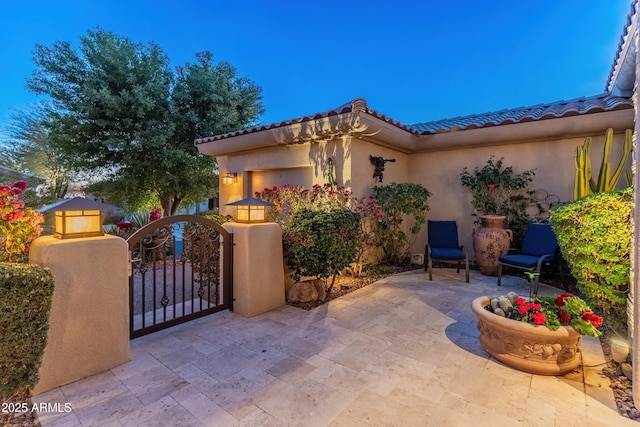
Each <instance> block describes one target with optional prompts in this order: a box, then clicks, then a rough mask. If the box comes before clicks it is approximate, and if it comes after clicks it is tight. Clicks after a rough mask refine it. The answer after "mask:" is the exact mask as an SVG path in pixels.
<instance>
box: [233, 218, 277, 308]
mask: <svg viewBox="0 0 640 427" xmlns="http://www.w3.org/2000/svg"><path fill="white" fill-rule="evenodd" d="M222 226H223V227H224V228H225V229H226V230H227V231H228V232H230V233H233V243H234V247H233V299H234V302H233V311H234V313H237V314H240V315H242V316H245V317H251V316H256V315H258V314H261V313H265V312H267V311H270V310H273V309H274V308H277V307H280V306H281V305H283V304H284V270H283V268H282V229H281V227H280V225H278V224H274V223H262V224H239V223H227V224H223V225H222Z"/></svg>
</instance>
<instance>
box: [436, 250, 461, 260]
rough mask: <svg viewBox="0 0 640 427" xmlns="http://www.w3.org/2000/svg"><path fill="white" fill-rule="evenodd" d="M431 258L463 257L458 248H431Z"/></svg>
mask: <svg viewBox="0 0 640 427" xmlns="http://www.w3.org/2000/svg"><path fill="white" fill-rule="evenodd" d="M431 258H433V259H451V260H457V259H464V252H463V251H462V249H460V248H431Z"/></svg>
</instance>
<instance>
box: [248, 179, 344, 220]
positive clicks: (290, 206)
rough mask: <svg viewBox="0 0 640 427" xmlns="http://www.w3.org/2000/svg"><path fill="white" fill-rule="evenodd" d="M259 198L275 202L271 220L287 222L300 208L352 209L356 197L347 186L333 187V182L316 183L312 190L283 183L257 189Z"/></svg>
mask: <svg viewBox="0 0 640 427" xmlns="http://www.w3.org/2000/svg"><path fill="white" fill-rule="evenodd" d="M255 196H256V197H257V198H259V199H262V200H266V201H268V202H271V203H273V208H272V209H271V221H274V222H279V223H280V224H287V223H288V222H289V218H291V215H292V214H293V213H294V212H296V211H299V210H302V209H308V210H312V211H318V210H322V211H331V210H336V209H337V210H344V209H351V207H352V205H353V204H354V199H353V196H352V194H351V192H350V191H349V190H347V189H346V188H345V187H335V188H334V189H331V184H329V183H327V184H324V185H319V184H315V185H314V186H313V187H312V188H311V190H308V189H306V188H304V187H302V186H300V185H283V186H282V187H273V188H265V189H264V190H262V191H257V192H256V193H255Z"/></svg>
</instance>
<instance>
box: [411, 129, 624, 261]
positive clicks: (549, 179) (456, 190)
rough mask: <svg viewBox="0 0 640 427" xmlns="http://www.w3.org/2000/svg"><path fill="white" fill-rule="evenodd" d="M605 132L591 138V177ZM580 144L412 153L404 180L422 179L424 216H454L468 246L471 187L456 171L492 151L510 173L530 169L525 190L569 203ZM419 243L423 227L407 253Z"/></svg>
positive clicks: (618, 142) (617, 146) (617, 145)
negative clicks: (426, 205)
mask: <svg viewBox="0 0 640 427" xmlns="http://www.w3.org/2000/svg"><path fill="white" fill-rule="evenodd" d="M605 131H606V129H602V132H601V134H598V135H593V136H592V143H591V160H592V173H593V175H594V179H596V180H597V173H598V172H599V169H600V162H601V160H602V149H603V147H604V139H605V138H604V134H605ZM623 138H624V134H621V133H618V134H616V135H614V148H613V149H612V153H611V159H612V161H611V163H612V168H615V166H616V165H617V162H618V159H619V158H620V152H621V146H622V140H623ZM583 143H584V137H575V138H558V139H551V140H546V141H521V142H518V143H514V144H511V145H485V146H482V147H471V148H464V149H458V150H441V151H433V152H428V153H421V154H414V155H412V156H411V157H410V161H409V170H410V176H409V180H410V181H412V182H420V183H422V184H423V185H424V186H425V187H426V188H427V189H428V190H429V191H431V193H432V196H431V198H430V201H429V206H430V211H429V214H428V215H427V217H428V219H433V220H445V219H452V220H456V221H457V222H458V229H459V234H460V239H461V244H463V245H465V247H467V248H469V249H470V250H471V248H472V247H473V246H472V238H471V236H472V233H473V228H474V225H473V217H472V216H471V214H472V213H473V206H472V204H471V200H472V197H471V191H470V190H469V189H467V188H466V187H463V186H462V184H461V183H460V173H461V172H462V169H463V168H464V167H467V168H468V169H469V170H470V171H473V169H474V168H475V167H480V168H481V167H483V166H484V165H485V164H486V161H487V160H488V159H489V158H490V156H492V155H493V156H494V158H495V159H499V158H504V160H503V166H505V167H506V166H513V168H514V172H515V173H520V172H523V171H525V170H529V169H534V170H535V177H534V180H533V182H531V184H530V186H529V189H530V190H543V191H539V192H538V193H537V194H538V195H539V196H542V195H544V194H545V193H546V194H547V195H549V196H550V197H549V200H550V201H551V200H555V201H557V200H559V201H560V202H570V201H572V200H573V184H574V176H575V153H576V147H578V146H580V145H582V144H583ZM629 162H630V160H629ZM621 183H623V184H624V183H625V179H624V177H623V178H621ZM533 209H534V210H535V208H533ZM425 242H426V233H425V231H424V230H423V231H422V233H421V235H420V236H419V238H418V240H417V242H416V245H414V248H413V249H412V251H413V252H420V251H421V250H423V247H424V243H425ZM470 255H471V251H470Z"/></svg>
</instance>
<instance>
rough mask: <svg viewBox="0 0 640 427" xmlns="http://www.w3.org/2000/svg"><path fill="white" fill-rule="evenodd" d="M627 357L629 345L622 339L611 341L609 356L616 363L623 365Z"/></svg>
mask: <svg viewBox="0 0 640 427" xmlns="http://www.w3.org/2000/svg"><path fill="white" fill-rule="evenodd" d="M628 355H629V343H627V342H626V341H625V340H622V339H619V338H617V339H613V340H611V356H612V357H613V360H615V361H616V362H618V363H624V362H625V361H626V360H627V356H628Z"/></svg>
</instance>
